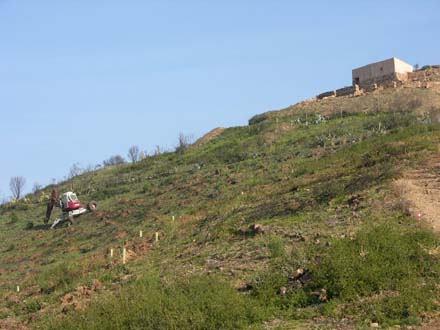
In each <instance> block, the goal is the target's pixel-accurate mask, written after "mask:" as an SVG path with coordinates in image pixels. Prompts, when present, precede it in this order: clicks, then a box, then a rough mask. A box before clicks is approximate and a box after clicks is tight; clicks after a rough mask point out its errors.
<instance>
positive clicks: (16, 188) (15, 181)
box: [9, 176, 26, 199]
mask: <svg viewBox="0 0 440 330" xmlns="http://www.w3.org/2000/svg"><path fill="white" fill-rule="evenodd" d="M25 184H26V179H25V178H24V177H22V176H14V177H12V178H11V180H10V181H9V189H11V193H12V198H13V199H20V197H21V193H22V192H23V187H24V185H25Z"/></svg>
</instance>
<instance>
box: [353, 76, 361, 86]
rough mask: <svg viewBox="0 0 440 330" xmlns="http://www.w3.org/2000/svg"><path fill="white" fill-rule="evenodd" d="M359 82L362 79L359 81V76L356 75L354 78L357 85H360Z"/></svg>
mask: <svg viewBox="0 0 440 330" xmlns="http://www.w3.org/2000/svg"><path fill="white" fill-rule="evenodd" d="M359 82H360V81H359V77H355V78H354V83H355V85H359Z"/></svg>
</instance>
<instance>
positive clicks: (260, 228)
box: [249, 223, 264, 235]
mask: <svg viewBox="0 0 440 330" xmlns="http://www.w3.org/2000/svg"><path fill="white" fill-rule="evenodd" d="M249 229H250V230H251V232H252V233H253V234H255V235H260V234H264V228H263V226H262V225H260V224H258V223H256V224H253V225H251V226H250V227H249Z"/></svg>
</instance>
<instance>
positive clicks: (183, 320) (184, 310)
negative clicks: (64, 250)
mask: <svg viewBox="0 0 440 330" xmlns="http://www.w3.org/2000/svg"><path fill="white" fill-rule="evenodd" d="M262 315H263V313H262V310H261V308H258V307H257V305H256V304H254V303H253V302H252V301H250V300H249V299H248V298H246V297H243V296H241V295H239V294H238V293H237V292H236V291H235V290H233V289H232V288H231V287H229V286H228V285H227V284H226V283H224V282H223V281H221V280H218V279H215V278H206V277H203V278H202V277H190V278H187V279H178V280H175V281H172V282H171V283H169V282H167V281H164V280H160V279H159V277H158V276H156V275H149V276H146V277H145V278H144V279H142V280H140V281H137V282H135V283H134V284H132V285H130V286H127V287H125V288H123V289H122V290H121V291H120V292H119V293H118V294H116V295H114V296H106V297H103V298H100V300H95V301H94V302H93V303H92V304H91V306H90V307H89V308H88V309H87V311H86V312H84V313H81V314H76V315H74V316H70V317H66V318H65V319H63V320H61V321H54V320H49V319H47V320H46V321H45V322H44V323H43V324H41V325H40V326H39V327H38V328H39V329H65V330H68V329H72V330H73V329H74V330H82V329H84V330H94V329H96V330H101V329H107V330H112V329H115V330H116V329H154V330H160V329H167V330H170V329H176V330H177V329H179V330H185V329H188V330H190V329H191V330H193V329H200V330H201V329H245V328H246V327H248V326H249V325H250V324H253V323H256V322H259V321H261V320H262Z"/></svg>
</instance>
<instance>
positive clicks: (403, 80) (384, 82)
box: [316, 68, 440, 100]
mask: <svg viewBox="0 0 440 330" xmlns="http://www.w3.org/2000/svg"><path fill="white" fill-rule="evenodd" d="M406 86H407V87H417V88H438V89H439V90H440V68H430V69H426V70H419V71H414V72H407V73H398V72H397V73H391V74H388V75H384V76H381V77H376V78H373V79H367V80H364V81H363V82H361V83H360V84H359V85H357V84H356V85H354V86H347V87H343V88H339V89H336V90H333V91H329V92H325V93H321V94H319V95H318V96H317V97H316V99H318V100H321V99H324V98H328V97H341V96H359V95H363V94H364V93H370V92H374V91H376V90H381V89H385V88H397V87H406Z"/></svg>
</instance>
